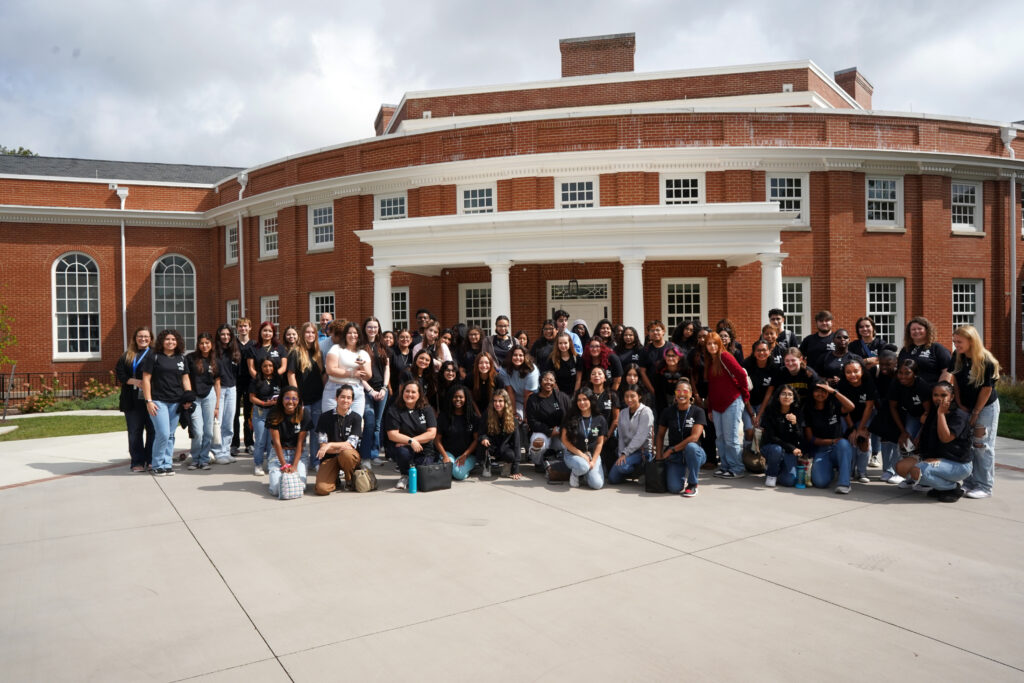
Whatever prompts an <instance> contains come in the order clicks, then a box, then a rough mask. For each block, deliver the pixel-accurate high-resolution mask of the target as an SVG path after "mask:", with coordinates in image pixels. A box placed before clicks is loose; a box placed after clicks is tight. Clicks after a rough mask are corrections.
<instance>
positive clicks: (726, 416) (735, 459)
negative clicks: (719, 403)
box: [711, 396, 746, 474]
mask: <svg viewBox="0 0 1024 683" xmlns="http://www.w3.org/2000/svg"><path fill="white" fill-rule="evenodd" d="M742 415H743V398H742V397H739V396H737V397H736V400H735V401H733V402H732V403H731V404H729V407H728V408H726V409H725V410H724V411H723V412H721V413H720V412H718V411H717V410H712V411H711V421H712V422H714V423H715V445H716V446H718V459H719V462H720V463H721V467H722V469H723V470H725V471H727V472H732V473H733V474H743V473H744V472H745V471H746V468H745V467H744V466H743V417H742Z"/></svg>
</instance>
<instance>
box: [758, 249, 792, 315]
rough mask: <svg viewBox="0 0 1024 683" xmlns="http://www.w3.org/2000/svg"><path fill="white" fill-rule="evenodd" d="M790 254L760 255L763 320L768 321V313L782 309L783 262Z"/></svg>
mask: <svg viewBox="0 0 1024 683" xmlns="http://www.w3.org/2000/svg"><path fill="white" fill-rule="evenodd" d="M787 256H789V254H758V255H757V260H758V261H760V262H761V320H760V321H759V324H761V325H763V324H764V323H765V322H766V321H767V320H768V311H769V310H770V309H772V308H782V261H783V259H785V258H786V257H787Z"/></svg>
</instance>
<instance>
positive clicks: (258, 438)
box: [252, 406, 270, 467]
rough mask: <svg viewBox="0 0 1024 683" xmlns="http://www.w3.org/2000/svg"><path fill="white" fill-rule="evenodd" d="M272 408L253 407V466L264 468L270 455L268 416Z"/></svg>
mask: <svg viewBox="0 0 1024 683" xmlns="http://www.w3.org/2000/svg"><path fill="white" fill-rule="evenodd" d="M269 414H270V408H261V407H259V406H253V407H252V443H253V447H252V464H253V467H262V466H263V461H264V460H265V459H266V458H267V456H268V455H269V454H270V432H269V431H268V430H267V415H269Z"/></svg>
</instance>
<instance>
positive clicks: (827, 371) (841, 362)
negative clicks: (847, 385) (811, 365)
mask: <svg viewBox="0 0 1024 683" xmlns="http://www.w3.org/2000/svg"><path fill="white" fill-rule="evenodd" d="M852 360H859V361H861V364H862V365H863V362H864V359H863V358H861V357H860V356H858V355H857V354H855V353H850V352H849V351H847V352H846V353H844V354H843V355H841V356H837V355H836V354H835V353H832V352H829V353H826V354H825V355H824V356H823V357H822V359H821V376H822V377H824V378H826V379H832V378H833V377H838V378H839V379H843V368H845V367H846V364H847V363H849V362H850V361H852Z"/></svg>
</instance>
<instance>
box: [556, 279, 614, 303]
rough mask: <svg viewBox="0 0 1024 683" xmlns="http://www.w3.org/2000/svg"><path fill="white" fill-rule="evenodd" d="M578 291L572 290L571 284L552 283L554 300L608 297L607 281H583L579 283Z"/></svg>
mask: <svg viewBox="0 0 1024 683" xmlns="http://www.w3.org/2000/svg"><path fill="white" fill-rule="evenodd" d="M577 290H578V291H577V292H570V291H569V285H568V284H564V285H551V300H552V301H574V300H576V299H598V300H604V299H607V298H608V283H607V282H581V283H579V284H578V285H577Z"/></svg>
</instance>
